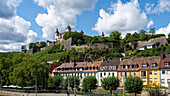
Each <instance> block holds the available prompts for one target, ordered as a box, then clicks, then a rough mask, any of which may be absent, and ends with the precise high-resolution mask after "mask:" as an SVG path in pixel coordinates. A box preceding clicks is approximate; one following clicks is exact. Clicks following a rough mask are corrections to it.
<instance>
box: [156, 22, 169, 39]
mask: <svg viewBox="0 0 170 96" xmlns="http://www.w3.org/2000/svg"><path fill="white" fill-rule="evenodd" d="M169 33H170V23H169V24H168V26H166V27H164V28H160V29H158V30H156V34H165V35H166V37H168V34H169Z"/></svg>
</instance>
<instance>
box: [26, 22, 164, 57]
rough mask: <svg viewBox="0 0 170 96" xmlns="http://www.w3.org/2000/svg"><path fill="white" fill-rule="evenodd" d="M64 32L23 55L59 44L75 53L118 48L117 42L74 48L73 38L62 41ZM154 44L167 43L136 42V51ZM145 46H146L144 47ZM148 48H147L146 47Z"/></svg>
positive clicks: (158, 40) (162, 41)
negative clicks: (88, 49) (89, 49)
mask: <svg viewBox="0 0 170 96" xmlns="http://www.w3.org/2000/svg"><path fill="white" fill-rule="evenodd" d="M66 32H72V30H71V27H70V26H69V25H68V26H67V27H66ZM66 32H63V33H60V32H59V30H58V28H57V29H56V32H55V34H54V35H55V41H49V40H47V42H46V43H47V46H46V47H43V48H40V49H38V48H33V49H29V50H27V51H26V52H25V53H26V54H30V55H31V54H33V53H35V52H38V51H41V50H46V49H49V48H52V46H53V45H57V44H61V45H64V50H65V51H67V50H70V49H72V48H75V49H76V51H79V52H85V49H86V48H92V49H93V50H102V49H113V48H115V47H118V46H119V45H120V44H119V42H96V43H90V44H89V45H81V46H76V45H73V38H72V37H71V38H68V39H66V40H65V39H64V38H63V37H64V34H65V33H66ZM80 33H83V34H84V32H83V31H81V32H80ZM102 36H104V34H102ZM156 42H160V45H165V44H166V43H167V40H166V37H165V36H161V37H158V38H152V39H150V40H149V41H137V46H136V48H137V49H142V50H144V49H145V47H146V48H147V46H150V47H151V48H154V46H155V44H156ZM129 45H131V43H129ZM145 45H146V46H145ZM148 48H149V47H148Z"/></svg>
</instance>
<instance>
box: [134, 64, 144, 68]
mask: <svg viewBox="0 0 170 96" xmlns="http://www.w3.org/2000/svg"><path fill="white" fill-rule="evenodd" d="M142 66H143V65H142ZM134 68H138V64H136V65H134Z"/></svg>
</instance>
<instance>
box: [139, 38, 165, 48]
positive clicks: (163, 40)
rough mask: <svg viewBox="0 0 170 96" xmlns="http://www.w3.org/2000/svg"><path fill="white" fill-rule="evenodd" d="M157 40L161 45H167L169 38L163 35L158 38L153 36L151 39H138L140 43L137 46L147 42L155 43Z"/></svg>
mask: <svg viewBox="0 0 170 96" xmlns="http://www.w3.org/2000/svg"><path fill="white" fill-rule="evenodd" d="M156 42H160V45H162V44H163V45H165V44H166V43H168V42H167V39H166V37H165V36H161V37H158V38H152V39H150V40H149V41H138V42H137V43H138V45H137V48H141V47H142V46H143V45H145V44H153V43H154V44H155V43H156Z"/></svg>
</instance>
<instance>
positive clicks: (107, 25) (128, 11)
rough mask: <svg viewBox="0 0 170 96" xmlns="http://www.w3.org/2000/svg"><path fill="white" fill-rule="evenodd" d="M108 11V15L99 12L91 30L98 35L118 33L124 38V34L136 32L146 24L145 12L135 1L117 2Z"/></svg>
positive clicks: (101, 11)
mask: <svg viewBox="0 0 170 96" xmlns="http://www.w3.org/2000/svg"><path fill="white" fill-rule="evenodd" d="M110 9H111V11H112V12H110V13H107V12H106V11H104V10H103V9H101V10H100V12H99V15H100V17H99V18H98V21H97V23H96V24H95V27H94V28H92V29H93V30H95V31H98V32H99V33H100V34H101V32H102V31H103V32H105V34H110V32H112V31H120V32H122V36H123V37H124V36H125V35H126V33H129V32H130V33H133V32H136V31H137V30H138V29H140V28H141V27H143V26H145V25H146V24H147V16H146V14H145V12H142V11H141V9H140V7H139V4H138V1H137V0H132V1H130V2H127V3H125V4H122V2H121V1H120V0H118V2H117V3H116V4H113V5H112V7H111V8H110Z"/></svg>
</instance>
